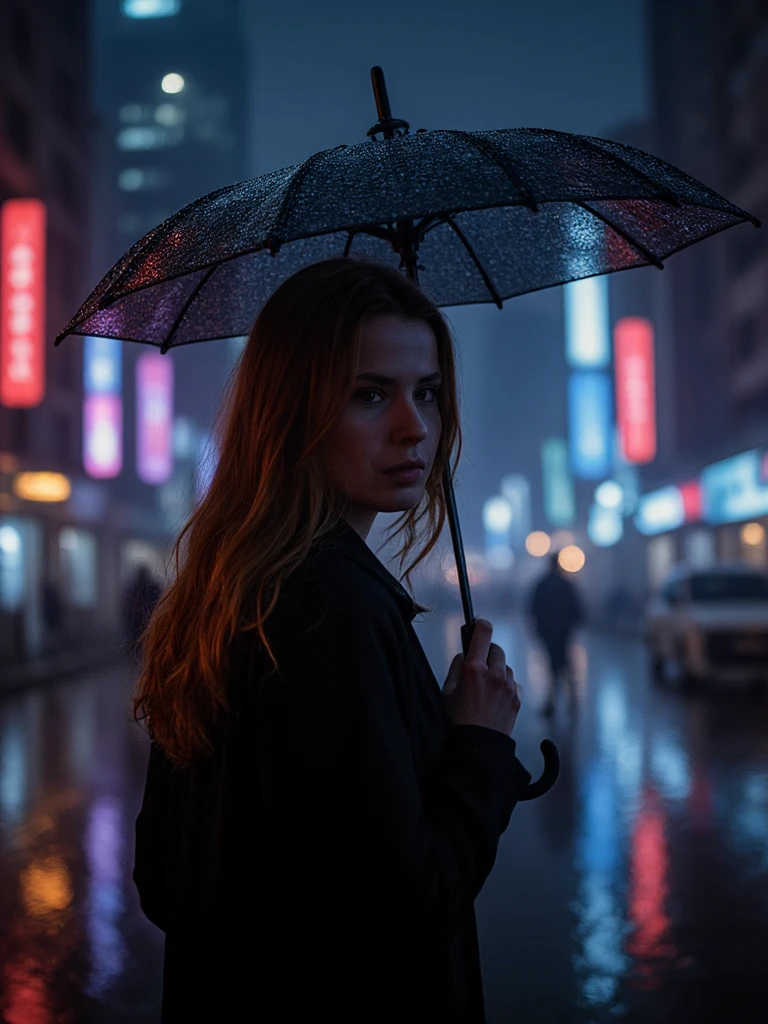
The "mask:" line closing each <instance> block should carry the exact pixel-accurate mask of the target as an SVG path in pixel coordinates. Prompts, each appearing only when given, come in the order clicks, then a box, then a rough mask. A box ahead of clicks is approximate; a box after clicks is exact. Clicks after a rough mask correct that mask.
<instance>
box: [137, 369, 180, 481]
mask: <svg viewBox="0 0 768 1024" xmlns="http://www.w3.org/2000/svg"><path fill="white" fill-rule="evenodd" d="M172 470H173V362H172V361H171V360H170V359H169V357H168V356H163V355H160V353H159V352H157V353H156V352H149V353H147V354H146V355H142V356H139V358H138V359H137V360H136V472H137V474H138V477H139V479H140V480H143V481H144V483H145V484H162V483H165V481H166V480H168V479H169V477H170V475H171V472H172Z"/></svg>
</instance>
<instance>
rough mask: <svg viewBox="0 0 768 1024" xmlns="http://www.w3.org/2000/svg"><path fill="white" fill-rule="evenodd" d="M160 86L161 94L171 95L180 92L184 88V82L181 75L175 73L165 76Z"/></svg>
mask: <svg viewBox="0 0 768 1024" xmlns="http://www.w3.org/2000/svg"><path fill="white" fill-rule="evenodd" d="M160 84H161V86H162V90H163V92H168V93H171V94H172V95H173V94H175V93H177V92H181V90H182V89H183V88H184V85H185V82H184V79H183V77H182V76H181V75H177V74H176V72H171V74H169V75H165V77H164V78H163V81H162V82H161V83H160Z"/></svg>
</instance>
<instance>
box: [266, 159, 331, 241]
mask: <svg viewBox="0 0 768 1024" xmlns="http://www.w3.org/2000/svg"><path fill="white" fill-rule="evenodd" d="M346 148H347V147H346V146H335V147H334V148H333V149H321V150H320V151H319V152H317V153H314V154H313V155H312V156H310V157H307V159H306V160H305V161H304V163H303V164H301V166H300V167H299V169H298V170H297V171H296V174H295V175H294V176H293V179H292V180H291V184H290V185H289V186H288V188H287V189H286V192H285V195H284V196H283V201H282V202H281V203H280V209H279V210H278V211H277V215H276V216H275V220H274V223H273V227H272V233H271V234H270V236H269V238H268V239H267V248H268V249H269V251H270V252H271V253H272V255H273V256H275V255H277V252H278V250H279V248H280V246H281V245H282V244H283V239H282V238H281V237H280V232H281V231H282V229H283V228H284V227H285V224H284V221H285V220H286V218H287V214H288V209H289V207H290V205H291V203H292V202H293V199H294V196H295V195H296V193H297V191H298V190H299V188H300V187H301V186H302V185H303V184H304V179H305V178H306V176H307V175H308V174H309V172H310V170H311V169H312V168H313V167H314V165H315V164H316V163H318V162H319V161H320V160H321V159H322V158H324V157H327V156H328V154H329V153H335V152H336V150H338V149H346Z"/></svg>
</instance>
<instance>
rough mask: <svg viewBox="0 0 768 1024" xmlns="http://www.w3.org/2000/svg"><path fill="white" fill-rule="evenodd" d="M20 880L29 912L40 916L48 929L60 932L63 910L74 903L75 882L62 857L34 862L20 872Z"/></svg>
mask: <svg viewBox="0 0 768 1024" xmlns="http://www.w3.org/2000/svg"><path fill="white" fill-rule="evenodd" d="M20 882H21V894H22V899H23V902H24V909H25V910H26V912H27V913H28V914H29V915H30V916H31V917H36V918H39V919H40V920H41V921H42V923H43V925H44V927H45V929H46V931H48V932H50V933H52V934H53V933H55V932H58V931H60V930H61V927H62V924H63V921H62V919H61V916H60V912H61V911H62V910H66V909H67V907H68V906H69V905H70V904H71V902H72V882H71V879H70V877H69V872H68V870H67V866H66V864H65V863H64V860H63V858H62V857H61V856H60V855H59V854H52V855H49V856H47V857H44V858H43V859H41V860H34V861H32V862H31V863H30V864H28V865H27V867H26V868H24V870H23V871H22V872H21V876H20Z"/></svg>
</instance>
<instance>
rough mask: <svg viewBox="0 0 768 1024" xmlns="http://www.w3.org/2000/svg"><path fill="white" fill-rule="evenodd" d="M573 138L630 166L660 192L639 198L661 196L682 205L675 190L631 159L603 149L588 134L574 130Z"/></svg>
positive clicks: (580, 143)
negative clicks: (670, 189) (580, 133)
mask: <svg viewBox="0 0 768 1024" xmlns="http://www.w3.org/2000/svg"><path fill="white" fill-rule="evenodd" d="M573 138H574V140H575V141H576V142H577V143H578V144H579V145H580V146H583V147H584V148H585V149H589V150H592V151H593V152H594V151H597V152H598V153H602V155H603V156H607V157H608V158H609V159H611V160H615V161H616V162H617V163H619V164H621V165H622V166H623V167H626V168H628V169H629V170H630V171H632V173H633V174H637V175H639V176H640V177H641V178H645V180H646V181H648V182H650V184H651V185H653V187H654V189H655V191H656V192H657V193H658V195H657V196H645V197H643V196H637V199H642V198H646V199H654V198H657V199H659V198H660V199H665V200H666V201H667V202H668V203H671V204H672V205H673V206H680V200H679V199H678V198H677V196H676V195H675V193H674V192H670V191H669V189H666V188H664V186H663V185H659V183H658V182H657V181H654V180H653V178H652V177H651V176H650V174H646V173H645V171H641V170H640V168H639V167H635V165H634V164H631V163H630V162H629V160H625V159H624V157H621V156H617V155H616V154H615V153H611V151H610V150H608V149H603V147H602V146H598V144H597V143H596V142H593V141H592V139H590V138H588V137H587V136H586V135H578V134H576V133H575V132H574V134H573ZM616 145H623V143H616Z"/></svg>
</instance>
